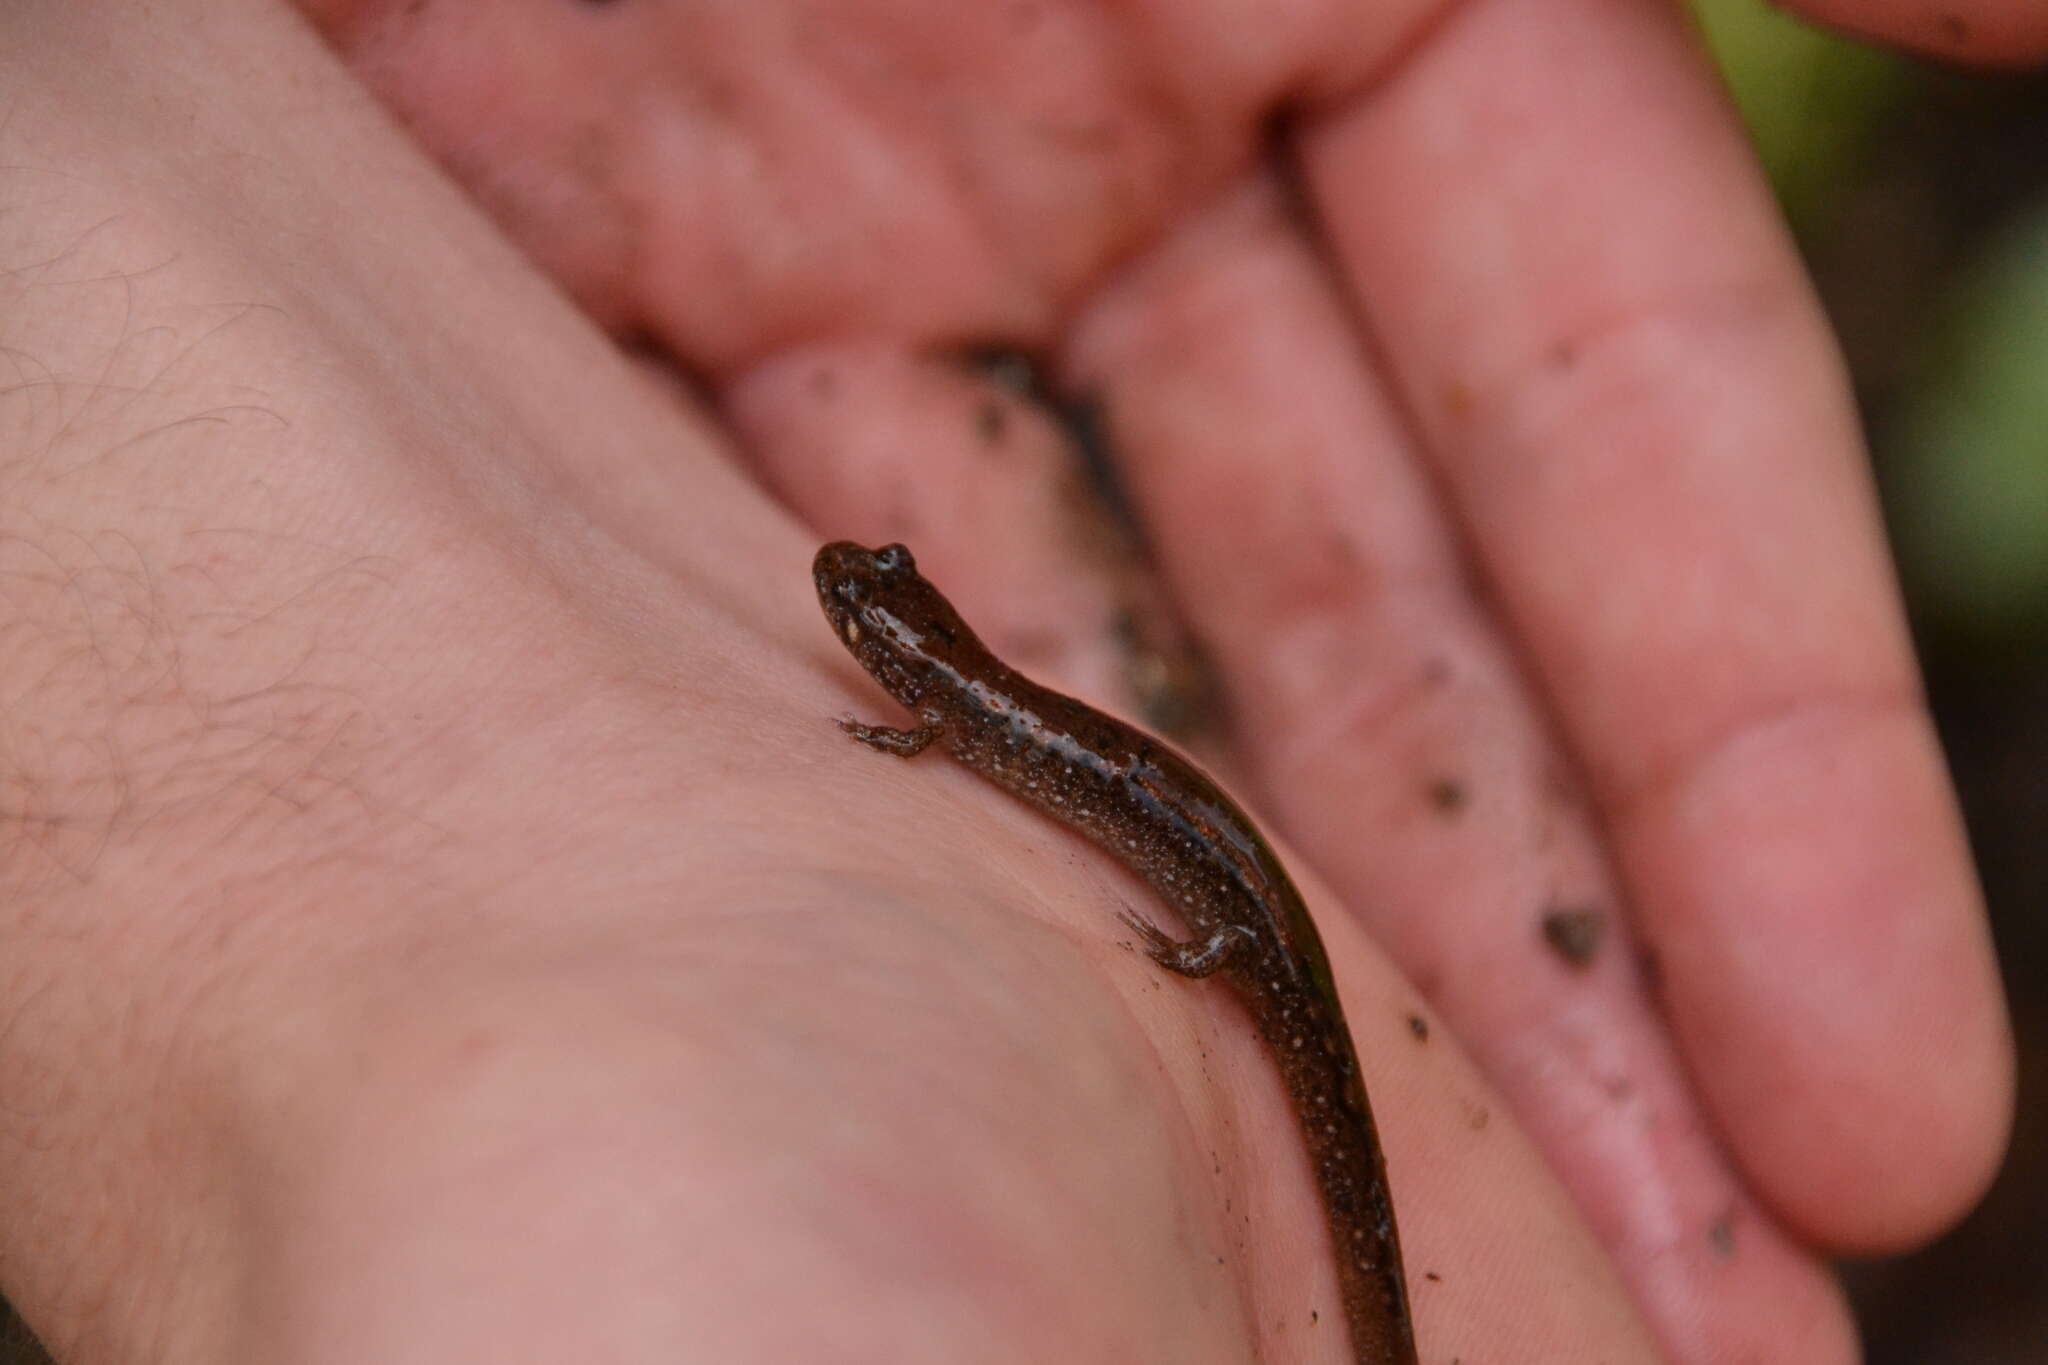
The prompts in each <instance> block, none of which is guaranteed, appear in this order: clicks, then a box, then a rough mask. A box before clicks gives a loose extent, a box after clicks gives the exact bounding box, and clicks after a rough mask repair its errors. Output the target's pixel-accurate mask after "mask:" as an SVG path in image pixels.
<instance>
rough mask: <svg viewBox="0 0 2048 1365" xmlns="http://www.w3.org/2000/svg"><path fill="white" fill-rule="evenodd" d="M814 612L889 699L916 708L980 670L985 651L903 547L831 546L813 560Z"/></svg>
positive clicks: (845, 542) (841, 543)
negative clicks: (821, 612)
mask: <svg viewBox="0 0 2048 1365" xmlns="http://www.w3.org/2000/svg"><path fill="white" fill-rule="evenodd" d="M811 577H812V579H813V580H814V581H815V582H816V583H817V585H818V605H819V606H821V607H823V608H824V609H825V619H826V620H828V621H830V622H831V623H832V629H833V630H834V631H836V632H837V633H838V635H839V639H840V641H841V642H842V643H843V644H845V646H846V648H847V650H848V652H850V653H851V654H852V655H853V657H854V658H855V659H856V660H857V661H858V662H859V663H860V666H861V667H862V668H864V669H866V670H867V671H868V673H869V674H870V675H871V676H872V677H873V678H874V680H875V681H876V682H878V683H880V684H881V685H882V686H883V687H884V688H886V689H888V692H889V695H891V696H893V697H895V698H896V700H898V701H900V702H902V703H903V704H904V705H905V706H908V707H910V708H912V709H913V710H915V709H916V707H917V704H918V702H919V701H920V700H921V699H922V698H924V697H925V696H926V695H927V694H929V693H931V692H932V691H934V690H937V689H940V688H943V687H945V686H947V685H949V683H957V680H958V678H959V677H960V676H961V674H962V673H963V672H973V671H977V670H978V668H979V666H980V662H979V661H981V660H983V659H986V658H987V651H986V650H984V649H983V648H982V644H981V641H980V640H978V639H976V638H975V635H974V632H973V631H971V630H969V629H968V628H967V623H966V622H965V621H962V620H961V619H960V614H959V613H958V612H956V611H954V610H953V604H952V603H950V602H948V601H947V600H946V599H945V598H944V597H943V596H941V595H940V593H939V590H938V589H937V588H935V587H933V586H932V585H931V584H930V583H928V582H926V581H925V578H924V575H922V574H920V573H919V572H918V571H917V561H916V560H915V559H912V558H911V556H910V551H909V550H907V549H905V548H904V547H903V546H901V545H885V546H883V547H882V548H881V549H879V550H868V549H863V548H862V547H860V546H858V545H855V544H854V543H853V542H852V541H848V540H835V541H833V542H832V543H831V544H829V545H827V546H825V547H824V548H823V549H821V550H819V551H818V556H817V558H816V559H814V560H812V561H811Z"/></svg>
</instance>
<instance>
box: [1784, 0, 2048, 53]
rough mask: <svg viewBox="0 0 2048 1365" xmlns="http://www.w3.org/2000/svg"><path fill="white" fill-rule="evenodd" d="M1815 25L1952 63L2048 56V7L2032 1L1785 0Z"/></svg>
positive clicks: (1790, 6) (1788, 5) (1791, 7)
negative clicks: (1827, 26)
mask: <svg viewBox="0 0 2048 1365" xmlns="http://www.w3.org/2000/svg"><path fill="white" fill-rule="evenodd" d="M1786 8H1787V9H1791V10H1795V11H1797V12H1799V13H1801V14H1804V15H1805V16H1806V17H1807V18H1809V19H1812V20H1814V21H1815V22H1816V23H1822V24H1827V25H1829V26H1831V27H1833V28H1839V29H1842V30H1843V31H1844V32H1848V33H1855V34H1860V35H1862V36H1863V37H1865V38H1874V39H1876V40H1877V41H1879V42H1883V43H1897V44H1899V45H1900V46H1901V47H1909V48H1912V49H1914V50H1915V51H1918V52H1924V53H1927V54H1928V55H1929V56H1932V57H1946V58H1949V59H1951V60H1954V61H1964V62H1990V63H1997V64H2000V65H2013V66H2017V65H2021V64H2024V63H2029V62H2038V61H2041V60H2042V59H2043V58H2048V10H2044V9H2043V8H2042V7H2041V6H2040V5H2038V4H2035V3H2031V0H1938V2H1937V3H1930V2H1929V0H1787V3H1786Z"/></svg>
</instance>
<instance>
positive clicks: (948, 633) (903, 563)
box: [812, 541, 1416, 1365]
mask: <svg viewBox="0 0 2048 1365" xmlns="http://www.w3.org/2000/svg"><path fill="white" fill-rule="evenodd" d="M812 576H813V578H814V579H815V581H816V583H817V588H818V601H819V603H820V604H821V605H822V606H823V607H824V609H825V616H826V618H827V619H828V620H829V621H830V622H831V624H832V628H833V630H834V631H836V632H837V633H838V635H839V638H840V640H841V642H843V643H844V644H845V646H846V648H847V649H848V650H849V651H850V652H851V653H852V654H853V657H854V658H855V659H856V660H857V661H858V662H859V663H860V666H861V667H862V668H864V669H866V670H867V672H868V674H869V675H870V676H871V677H873V678H874V680H875V681H876V682H878V683H880V684H881V685H882V687H883V689H884V690H886V691H887V692H888V693H889V695H891V696H892V697H894V698H895V699H896V700H897V701H899V702H901V703H902V704H903V705H904V706H905V707H906V708H908V709H909V711H910V712H911V713H912V714H913V715H914V716H915V717H916V718H917V724H916V725H915V726H914V727H913V728H910V729H895V728H891V727H888V726H881V725H865V724H862V723H860V722H859V721H856V720H852V719H850V718H849V719H842V720H840V721H839V722H838V723H839V726H840V728H841V729H843V730H845V731H846V733H847V734H849V735H851V736H852V737H853V738H854V739H856V740H858V741H860V742H861V743H862V744H865V745H867V746H869V747H870V748H873V749H878V750H880V751H882V752H884V753H889V754H895V755H897V756H898V757H901V758H912V757H914V756H916V755H917V754H919V753H922V752H923V751H924V750H925V749H927V748H928V747H930V746H931V745H932V744H934V743H942V744H943V745H944V747H945V749H946V751H947V752H949V753H950V754H951V755H952V756H953V757H954V758H955V759H956V760H958V761H959V762H961V763H964V764H965V765H967V766H968V767H969V768H972V769H973V770H974V771H975V772H977V773H980V774H981V775H982V776H983V777H985V778H987V779H988V780H989V781H991V782H993V783H995V784H996V785H997V786H999V787H1002V788H1003V789H1004V790H1005V791H1008V792H1010V793H1011V794H1012V795H1014V796H1016V797H1018V798H1020V799H1022V800H1023V801H1025V802H1027V803H1028V804H1030V805H1031V806H1033V807H1036V808H1037V809H1038V810H1040V811H1042V812H1044V813H1045V814H1046V815H1049V816H1051V817H1052V818H1053V819H1055V820H1058V821H1059V822H1061V823H1062V824H1065V825H1067V826H1068V827H1070V828H1072V829H1074V830H1076V831H1078V832H1079V833H1081V834H1083V835H1085V836H1086V837H1087V838H1089V839H1091V840H1093V841H1094V842H1095V843H1096V844H1098V845H1100V846H1101V847H1102V848H1104V849H1106V850H1107V851H1108V852H1109V853H1110V854H1112V855H1113V856H1115V857H1116V858H1118V859H1120V860H1121V861H1122V862H1123V863H1125V864H1126V865H1127V866H1128V867H1129V868H1130V869H1131V870H1132V871H1133V872H1135V873H1137V874H1138V876H1139V877H1141V878H1142V879H1143V880H1144V881H1145V882H1146V883H1147V884H1148V885H1149V886H1150V887H1151V888H1152V890H1153V891H1154V892H1156V893H1157V894H1158V896H1159V897H1160V899H1161V900H1163V901H1165V902H1166V903H1167V904H1168V905H1169V906H1171V907H1172V908H1173V910H1174V911H1175V912H1176V913H1177V914H1178V915H1179V916H1180V918H1181V920H1182V921H1183V922H1184V923H1185V924H1186V926H1187V928H1188V929H1189V930H1190V931H1191V932H1192V937H1190V938H1188V939H1185V940H1183V939H1178V938H1175V937H1173V936H1172V935H1170V934H1169V933H1167V932H1166V931H1165V930H1163V929H1161V928H1159V927H1158V926H1157V925H1156V924H1154V923H1152V922H1151V921H1150V920H1149V919H1146V918H1144V917H1142V916H1140V915H1137V914H1134V913H1132V912H1130V911H1129V910H1125V911H1122V912H1121V913H1120V917H1121V918H1122V919H1123V921H1124V923H1125V924H1126V925H1127V926H1128V927H1129V928H1130V929H1131V931H1132V932H1133V933H1135V934H1136V935H1137V936H1138V939H1139V941H1140V942H1141V943H1142V945H1143V947H1144V949H1145V952H1146V953H1147V955H1148V956H1150V957H1151V959H1152V960H1153V961H1154V962H1156V963H1158V964H1159V965H1160V966H1161V967H1163V968H1165V969H1166V970H1167V971H1170V972H1175V973H1178V974H1179V975H1181V976H1186V977H1207V976H1216V977H1220V978H1221V979H1222V980H1223V981H1224V982H1225V983H1227V984H1228V985H1229V986H1230V987H1231V988H1232V989H1233V990H1234V991H1235V993H1236V994H1237V996H1238V998H1239V999H1240V1000H1242V1001H1243V1003H1244V1007H1245V1009H1246V1010H1247V1011H1249V1013H1250V1014H1251V1017H1252V1020H1253V1022H1254V1023H1255V1024H1256V1026H1257V1028H1258V1031H1259V1034H1260V1036H1261V1037H1262V1038H1263V1039H1264V1040H1265V1043H1266V1046H1267V1048H1268V1049H1269V1050H1270V1051H1271V1053H1272V1056H1273V1060H1274V1063H1275V1065H1276V1066H1277V1067H1278V1068H1279V1072H1280V1075H1281V1077H1282V1078H1283V1079H1284V1081H1285V1082H1286V1087H1287V1093H1288V1096H1289V1099H1290V1100H1291V1102H1292V1104H1293V1108H1294V1113H1295V1116H1296V1118H1297V1119H1298V1120H1299V1121H1300V1126H1301V1132H1302V1137H1303V1139H1304V1141H1305V1142H1306V1144H1307V1148H1308V1154H1309V1160H1310V1163H1311V1165H1312V1166H1313V1167H1314V1170H1315V1178H1316V1183H1317V1187H1318V1189H1319V1192H1320V1194H1321V1196H1322V1203H1323V1211H1324V1215H1325V1218H1326V1221H1327V1224H1328V1227H1329V1234H1330V1242H1331V1249H1332V1251H1333V1253H1334V1255H1335V1258H1336V1266H1337V1282H1338V1285H1339V1287H1340V1290H1341V1293H1342V1297H1343V1306H1344V1318H1345V1322H1346V1324H1347V1326H1348V1329H1349V1331H1350V1334H1351V1349H1352V1354H1353V1357H1354V1358H1355V1360H1356V1361H1357V1362H1358V1365H1415V1360H1416V1356H1415V1333H1414V1327H1413V1325H1412V1324H1411V1322H1410V1319H1409V1312H1408V1290H1407V1284H1406V1281H1405V1279H1404V1278H1403V1275H1402V1268H1401V1247H1400V1237H1399V1234H1398V1233H1397V1231H1396V1229H1395V1226H1394V1209H1393V1202H1392V1198H1391V1195H1390V1194H1389V1192H1388V1187H1387V1175H1386V1162H1385V1158H1384V1157H1383V1155H1382V1154H1381V1151H1380V1143H1379V1134H1378V1131H1377V1130H1376V1129H1375V1127H1374V1126H1373V1119H1372V1109H1371V1107H1370V1106H1369V1105H1368V1104H1367V1102H1366V1096H1365V1085H1364V1082H1363V1080H1362V1079H1361V1078H1360V1075H1359V1069H1358V1055H1357V1052H1356V1051H1355V1050H1354V1049H1353V1047H1352V1043H1351V1033H1350V1030H1349V1029H1348V1028H1347V1027H1346V1025H1345V1023H1344V1011H1343V1008H1342V1007H1341V1006H1340V1005H1339V1004H1338V1001H1337V989H1336V984H1335V981H1334V980H1333V979H1332V977H1331V974H1330V961H1329V956H1328V954H1326V953H1325V952H1324V951H1323V944H1322V939H1321V938H1320V936H1319V935H1318V934H1317V933H1316V928H1315V923H1314V921H1312V920H1311V919H1310V918H1309V914H1308V909H1307V907H1306V906H1305V905H1303V903H1302V899H1301V893H1300V892H1298V891H1296V890H1295V888H1294V883H1293V882H1292V881H1291V880H1289V878H1288V876H1287V872H1286V870H1285V869H1284V868H1283V867H1282V866H1281V865H1280V860H1279V858H1278V857H1277V856H1276V855H1275V854H1274V852H1273V850H1272V849H1271V848H1270V847H1269V846H1268V845H1267V843H1266V841H1265V840H1264V839H1263V838H1261V837H1260V835H1259V833H1258V830H1257V829H1256V828H1255V827H1254V826H1253V824H1252V822H1251V819H1250V817H1248V816H1247V815H1246V814H1245V813H1244V812H1243V811H1242V810H1241V809H1239V808H1238V806H1237V803H1236V802H1234V801H1232V800H1231V799H1230V798H1229V797H1228V796H1226V795H1225V794H1224V793H1223V790H1222V789H1221V788H1220V787H1219V786H1217V784H1216V783H1215V782H1214V781H1213V780H1211V779H1210V778H1209V777H1208V776H1207V775H1206V774H1204V773H1203V772H1202V771H1201V770H1200V769H1199V768H1197V767H1196V766H1195V765H1194V764H1193V763H1192V762H1190V761H1189V760H1188V759H1186V758H1183V757H1182V756H1181V755H1179V754H1177V753H1175V752H1174V751H1173V750H1172V749H1170V748H1168V747H1167V746H1166V745H1165V744H1164V743H1163V742H1161V741H1159V740H1157V739H1154V738H1152V737H1151V736H1149V735H1146V734H1144V733H1143V732H1141V731H1139V730H1137V729H1135V728H1133V727H1131V726H1129V725H1126V724H1124V723H1123V722H1122V721H1119V720H1116V719H1114V718H1113V717H1110V716H1107V715H1105V714H1103V713H1102V712H1100V711H1098V710H1096V709H1095V708H1093V707H1091V706H1088V705H1086V704H1085V703H1083V702H1079V701H1076V700H1075V699H1074V698H1072V697H1068V696H1064V695H1062V694H1060V693H1058V692H1054V691H1052V690H1051V689H1049V688H1045V687H1041V686H1039V685H1038V684H1036V683H1034V682H1032V681H1030V680H1029V679H1028V678H1025V677H1024V676H1023V675H1021V674H1019V673H1018V672H1016V671H1015V670H1014V669H1012V668H1010V667H1008V666H1007V665H1005V664H1004V663H1003V662H1002V661H1001V660H999V659H997V658H996V657H995V655H994V654H992V653H990V652H989V650H988V648H987V647H986V646H985V645H983V644H982V642H981V641H980V639H978V638H977V637H976V636H975V634H974V632H973V631H972V630H970V629H969V628H968V626H967V623H966V622H965V621H963V620H962V619H961V618H960V614H959V613H958V612H957V611H955V610H954V609H953V606H952V604H951V603H949V602H948V601H947V600H946V599H945V597H943V596H942V595H941V594H940V593H939V590H938V589H937V588H935V587H933V586H932V585H931V584H930V583H929V582H927V581H926V580H925V578H924V577H923V576H922V575H921V574H919V573H918V571H917V563H916V561H915V560H914V559H913V558H912V557H911V554H910V551H909V550H907V549H905V548H904V547H903V546H901V545H889V546H885V547H884V548H882V549H880V550H867V549H863V548H862V547H861V546H859V545H855V544H852V543H851V542H848V541H835V542H833V543H832V544H829V545H826V546H825V547H824V548H823V549H821V550H819V551H818V554H817V558H816V560H815V561H814V562H813V564H812Z"/></svg>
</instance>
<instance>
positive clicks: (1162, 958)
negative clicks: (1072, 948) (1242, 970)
mask: <svg viewBox="0 0 2048 1365" xmlns="http://www.w3.org/2000/svg"><path fill="white" fill-rule="evenodd" d="M1117 918H1118V919H1121V920H1122V921H1123V922H1124V923H1125V924H1127V925H1129V926H1130V927H1131V930H1132V932H1134V933H1135V934H1137V936H1138V937H1139V938H1141V939H1143V940H1144V941H1145V955H1146V956H1147V957H1149V958H1151V959H1152V960H1153V961H1154V962H1157V963H1158V964H1159V965H1160V966H1162V967H1164V968H1166V970H1168V971H1169V972H1173V973H1176V974H1177V975H1180V976H1194V977H1202V976H1211V975H1214V974H1215V972H1216V970H1217V969H1218V968H1220V967H1222V966H1224V965H1225V964H1227V963H1228V962H1230V961H1231V959H1233V958H1235V957H1236V956H1237V955H1238V954H1239V953H1242V952H1247V951H1249V950H1250V949H1251V947H1252V946H1253V944H1254V943H1255V942H1257V940H1256V939H1255V938H1254V937H1253V936H1252V931H1251V930H1249V929H1246V928H1244V927H1243V926H1242V925H1236V924H1226V925H1224V926H1223V927H1222V928H1220V929H1218V930H1216V931H1215V932H1214V933H1212V934H1210V935H1209V936H1208V937H1207V938H1193V939H1187V940H1185V941H1183V940H1181V939H1177V938H1174V937H1172V936H1171V935H1169V934H1167V933H1166V932H1165V931H1163V930H1161V929H1160V928H1159V926H1158V925H1156V924H1154V923H1152V922H1151V921H1150V920H1147V919H1144V918H1141V917H1140V916H1138V915H1134V914H1132V913H1131V912H1130V911H1129V910H1119V911H1118V912H1117Z"/></svg>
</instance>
